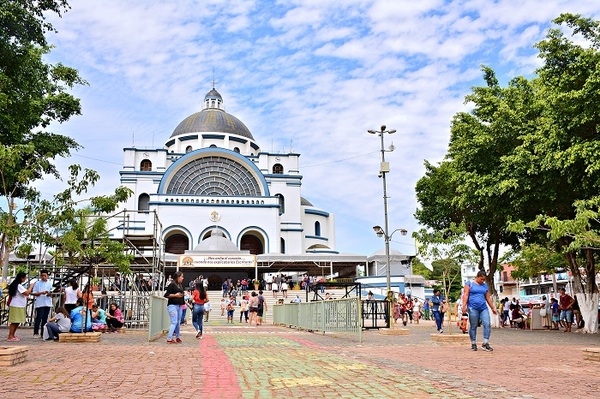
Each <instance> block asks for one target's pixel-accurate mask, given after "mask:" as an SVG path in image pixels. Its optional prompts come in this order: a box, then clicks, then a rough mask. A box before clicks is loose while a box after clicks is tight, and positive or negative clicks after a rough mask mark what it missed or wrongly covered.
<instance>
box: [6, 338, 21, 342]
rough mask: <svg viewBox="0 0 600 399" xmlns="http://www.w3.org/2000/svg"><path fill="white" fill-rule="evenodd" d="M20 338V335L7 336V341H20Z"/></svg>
mask: <svg viewBox="0 0 600 399" xmlns="http://www.w3.org/2000/svg"><path fill="white" fill-rule="evenodd" d="M20 340H21V338H19V337H12V338H6V341H8V342H19V341H20Z"/></svg>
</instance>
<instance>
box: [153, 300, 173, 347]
mask: <svg viewBox="0 0 600 399" xmlns="http://www.w3.org/2000/svg"><path fill="white" fill-rule="evenodd" d="M167 302H168V300H167V299H166V298H164V297H161V296H155V295H153V296H151V297H150V320H149V322H148V341H154V340H155V339H158V338H160V337H161V336H162V335H163V331H165V330H168V329H169V326H170V325H171V318H170V317H169V312H167Z"/></svg>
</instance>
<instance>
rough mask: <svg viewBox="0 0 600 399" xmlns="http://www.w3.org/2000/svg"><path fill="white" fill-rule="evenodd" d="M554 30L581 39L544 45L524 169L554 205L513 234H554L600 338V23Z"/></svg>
mask: <svg viewBox="0 0 600 399" xmlns="http://www.w3.org/2000/svg"><path fill="white" fill-rule="evenodd" d="M554 23H556V24H560V25H566V26H567V27H569V28H570V29H571V31H572V34H573V35H574V36H578V38H577V40H576V41H573V40H570V39H568V38H567V37H565V34H564V33H563V32H562V31H561V30H560V29H551V30H550V31H549V32H548V34H547V37H546V39H545V40H543V41H541V42H540V43H538V44H537V48H538V49H539V51H540V55H539V56H540V58H542V60H543V61H544V63H543V65H542V67H540V68H539V69H538V71H537V73H538V76H539V79H538V81H539V98H540V102H541V103H543V105H544V112H543V115H542V118H541V119H540V124H539V126H538V128H537V129H536V130H535V131H534V132H532V133H531V134H530V135H528V137H527V138H526V141H524V143H523V145H522V146H521V147H520V148H519V153H520V158H521V159H522V160H523V161H524V162H523V164H525V165H527V167H528V168H529V169H531V170H537V171H539V173H540V174H543V175H544V176H546V181H545V184H541V185H539V186H538V187H536V190H538V191H541V190H543V192H544V195H545V196H546V198H547V201H543V202H541V203H540V206H539V207H538V212H537V214H538V216H537V217H536V218H521V219H520V220H522V221H524V222H521V223H515V224H513V225H512V228H511V229H512V231H519V229H521V228H523V227H527V228H528V229H527V230H525V231H529V232H532V234H535V232H536V231H540V230H541V231H545V232H547V234H546V237H547V238H548V239H549V240H551V242H552V243H554V244H555V245H556V246H557V247H558V248H559V250H560V252H561V253H562V254H563V255H564V257H565V260H566V263H567V264H568V268H569V271H570V272H571V274H572V278H573V283H574V284H573V288H574V294H575V295H577V298H578V300H579V304H580V308H581V312H582V317H583V318H584V319H585V320H586V321H588V324H587V326H586V331H587V332H597V330H598V329H597V326H598V325H597V317H596V314H597V307H598V285H597V284H596V273H597V272H596V261H597V257H598V254H599V253H598V248H597V246H594V245H589V244H591V241H589V240H590V237H593V236H594V235H596V234H597V232H598V230H599V229H600V224H599V223H598V221H597V220H596V218H595V216H594V212H595V211H597V206H598V202H597V193H598V192H599V190H600V159H599V158H598V156H597V154H598V153H599V151H600V139H599V137H598V132H600V109H598V107H597V104H598V101H600V51H599V49H600V23H599V22H598V21H593V20H591V19H588V18H582V17H581V16H579V15H573V14H562V15H561V16H560V17H558V18H557V19H555V20H554ZM532 220H533V221H532ZM528 221H529V223H526V222H528ZM586 243H587V244H586ZM590 322H591V323H590Z"/></svg>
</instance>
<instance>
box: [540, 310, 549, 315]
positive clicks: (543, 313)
mask: <svg viewBox="0 0 600 399" xmlns="http://www.w3.org/2000/svg"><path fill="white" fill-rule="evenodd" d="M547 314H548V312H547V311H546V308H541V309H540V316H541V317H546V315H547Z"/></svg>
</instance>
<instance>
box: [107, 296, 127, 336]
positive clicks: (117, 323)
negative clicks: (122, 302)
mask: <svg viewBox="0 0 600 399" xmlns="http://www.w3.org/2000/svg"><path fill="white" fill-rule="evenodd" d="M123 324H125V318H124V317H123V313H122V312H121V309H119V305H117V304H116V303H115V302H113V303H111V304H110V306H109V309H108V313H106V325H107V326H108V330H109V331H110V332H117V329H119V328H121V327H123Z"/></svg>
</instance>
